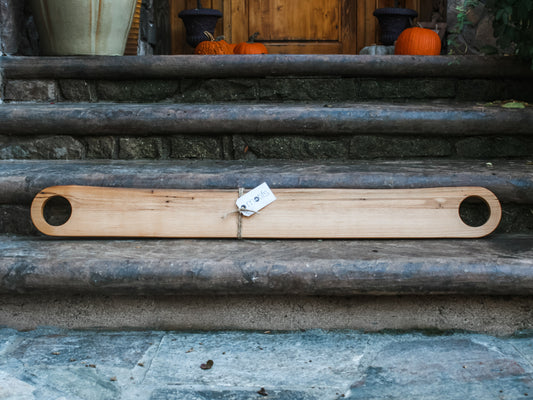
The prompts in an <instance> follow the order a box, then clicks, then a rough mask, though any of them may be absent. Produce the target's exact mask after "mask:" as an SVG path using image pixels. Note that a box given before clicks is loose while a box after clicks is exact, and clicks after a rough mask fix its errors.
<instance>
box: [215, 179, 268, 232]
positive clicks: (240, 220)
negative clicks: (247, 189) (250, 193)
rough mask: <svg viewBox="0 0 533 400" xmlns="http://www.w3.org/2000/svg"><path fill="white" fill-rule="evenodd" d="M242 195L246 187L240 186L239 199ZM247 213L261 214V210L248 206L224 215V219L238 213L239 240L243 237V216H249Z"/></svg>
mask: <svg viewBox="0 0 533 400" xmlns="http://www.w3.org/2000/svg"><path fill="white" fill-rule="evenodd" d="M242 196H244V188H242V187H240V188H239V199H240V198H241V197H242ZM245 213H251V214H252V215H256V214H261V213H260V212H259V211H253V210H248V209H246V208H241V209H238V210H234V211H230V212H228V213H226V214H224V215H223V216H222V219H226V218H228V217H229V216H230V215H232V214H238V217H237V239H239V240H241V239H242V217H243V216H247V215H245Z"/></svg>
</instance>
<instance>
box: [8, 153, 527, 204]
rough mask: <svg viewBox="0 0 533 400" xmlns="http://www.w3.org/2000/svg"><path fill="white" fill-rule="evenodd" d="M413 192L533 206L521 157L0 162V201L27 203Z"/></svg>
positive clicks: (525, 169) (525, 164) (524, 163)
mask: <svg viewBox="0 0 533 400" xmlns="http://www.w3.org/2000/svg"><path fill="white" fill-rule="evenodd" d="M263 182H267V183H268V184H269V185H270V186H271V187H272V188H301V189H303V188H330V189H412V188H431V187H449V186H483V187H486V188H487V189H489V190H491V191H492V192H494V193H495V194H496V195H497V196H498V198H499V200H500V201H501V202H503V203H516V204H531V203H532V202H533V164H531V162H528V161H526V160H498V161H494V162H490V163H487V162H484V161H480V160H439V159H426V160H420V161H374V162H325V161H321V162H299V161H276V162H272V161H264V160H255V161H209V160H196V161H0V187H1V188H2V190H1V191H0V204H19V205H28V206H29V205H30V203H31V201H32V200H33V198H34V197H35V195H36V194H37V193H38V192H39V191H40V190H42V189H44V188H46V187H49V186H56V185H83V186H103V187H126V188H128V187H129V188H139V189H142V188H146V189H191V190H196V189H236V188H239V187H243V188H248V189H251V188H254V187H256V186H258V185H260V184H261V183H263Z"/></svg>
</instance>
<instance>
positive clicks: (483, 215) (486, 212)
mask: <svg viewBox="0 0 533 400" xmlns="http://www.w3.org/2000/svg"><path fill="white" fill-rule="evenodd" d="M459 216H460V217H461V219H462V220H463V222H464V223H465V224H467V225H468V226H471V227H472V228H477V227H479V226H483V225H485V224H486V223H487V221H488V220H489V218H490V207H489V205H488V204H487V202H486V201H485V200H484V199H482V198H481V197H477V196H471V197H467V198H466V199H464V200H463V202H462V203H461V205H460V207H459Z"/></svg>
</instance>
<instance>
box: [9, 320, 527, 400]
mask: <svg viewBox="0 0 533 400" xmlns="http://www.w3.org/2000/svg"><path fill="white" fill-rule="evenodd" d="M0 340H1V341H2V343H3V346H2V347H1V348H0V357H1V358H0V378H1V382H2V383H1V384H0V395H2V397H3V398H8V399H11V398H24V399H28V400H33V399H38V400H51V399H58V398H68V399H82V398H83V399H117V400H121V399H124V400H126V399H138V398H142V399H149V400H158V399H170V400H172V399H186V400H252V399H255V400H257V399H260V398H268V399H276V400H341V399H352V400H353V399H365V400H366V399H383V398H387V399H391V400H400V399H402V400H403V399H406V398H409V399H442V400H463V399H522V398H528V397H529V396H530V394H531V392H532V390H533V368H532V367H531V361H532V358H533V351H532V346H531V341H532V337H531V332H524V333H522V334H519V335H516V336H511V337H501V338H498V337H494V336H488V335H481V334H472V333H451V332H449V333H446V332H441V333H435V334H431V333H425V332H414V333H401V332H391V333H384V334H371V333H362V332H356V331H318V330H313V331H308V332H272V331H263V332H240V331H229V332H188V331H186V332H175V331H167V332H164V331H132V332H110V331H87V330H85V331H69V330H60V329H51V328H47V329H42V328H41V329H38V330H34V331H29V332H18V331H15V330H11V329H2V330H0ZM207 364H209V367H205V366H206V365H207ZM202 366H203V369H202Z"/></svg>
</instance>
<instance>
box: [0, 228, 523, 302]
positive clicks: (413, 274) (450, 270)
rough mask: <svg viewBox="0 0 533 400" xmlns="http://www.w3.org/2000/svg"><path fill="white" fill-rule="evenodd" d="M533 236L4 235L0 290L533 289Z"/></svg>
mask: <svg viewBox="0 0 533 400" xmlns="http://www.w3.org/2000/svg"><path fill="white" fill-rule="evenodd" d="M532 243H533V240H532V238H531V236H515V235H509V236H507V235H504V236H499V235H497V236H492V237H491V238H489V239H483V240H472V241H464V240H441V241H438V240H423V241H413V240H402V241H394V240H388V241H386V240H385V241H384V240H381V241H376V240H359V241H357V240H355V241H354V240H352V241H213V240H207V241H193V240H150V241H126V240H123V241H101V240H95V241H79V240H73V241H72V240H59V241H58V240H48V239H35V238H33V239H27V238H22V237H18V238H17V237H0V293H63V294H66V293H72V292H75V293H99V294H110V295H116V294H129V295H134V294H135V295H142V294H162V295H167V294H169V295H205V296H208V295H328V296H352V295H396V294H404V295H409V294H432V295H437V294H465V295H532V294H533V269H532V268H531V265H532V264H533V246H532Z"/></svg>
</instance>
